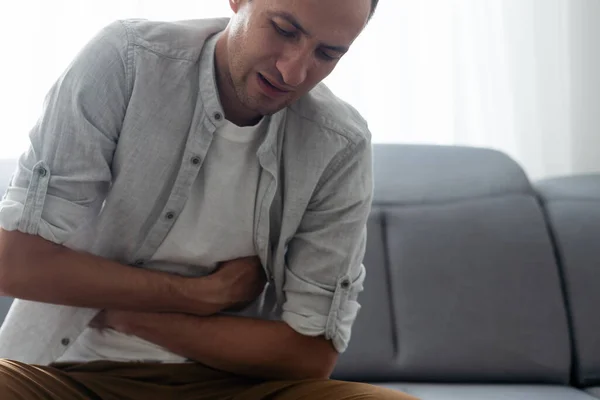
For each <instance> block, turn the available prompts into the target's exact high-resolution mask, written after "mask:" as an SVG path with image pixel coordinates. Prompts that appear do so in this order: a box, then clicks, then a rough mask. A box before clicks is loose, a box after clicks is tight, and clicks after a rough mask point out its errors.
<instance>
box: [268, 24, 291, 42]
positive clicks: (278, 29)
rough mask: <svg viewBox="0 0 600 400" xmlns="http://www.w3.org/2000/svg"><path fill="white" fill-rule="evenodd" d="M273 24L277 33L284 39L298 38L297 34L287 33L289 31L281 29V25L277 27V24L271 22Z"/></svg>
mask: <svg viewBox="0 0 600 400" xmlns="http://www.w3.org/2000/svg"><path fill="white" fill-rule="evenodd" d="M271 24H272V25H273V29H275V32H277V33H278V34H280V35H281V36H283V37H286V38H293V37H294V36H296V32H293V31H287V30H285V29H283V28H282V27H280V26H279V25H277V24H276V23H275V22H271Z"/></svg>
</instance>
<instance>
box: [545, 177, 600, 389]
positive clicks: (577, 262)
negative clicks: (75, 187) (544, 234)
mask: <svg viewBox="0 0 600 400" xmlns="http://www.w3.org/2000/svg"><path fill="white" fill-rule="evenodd" d="M537 188H538V191H539V193H540V195H541V197H542V201H543V203H544V206H545V208H546V210H547V213H548V217H549V221H550V226H551V229H552V232H553V234H554V238H555V241H556V248H557V249H558V251H559V257H560V260H561V264H562V273H563V276H564V282H565V291H566V293H567V295H568V306H569V309H570V315H571V324H572V329H573V335H572V336H573V338H574V343H573V345H574V349H575V353H576V354H575V357H574V359H573V360H574V370H575V378H576V380H577V382H576V383H577V384H579V385H581V386H594V385H600V311H598V310H599V308H598V305H599V304H600V289H599V288H600V246H599V245H598V243H599V242H598V241H599V238H600V175H589V176H575V177H568V178H557V179H550V180H545V181H542V182H539V183H538V185H537Z"/></svg>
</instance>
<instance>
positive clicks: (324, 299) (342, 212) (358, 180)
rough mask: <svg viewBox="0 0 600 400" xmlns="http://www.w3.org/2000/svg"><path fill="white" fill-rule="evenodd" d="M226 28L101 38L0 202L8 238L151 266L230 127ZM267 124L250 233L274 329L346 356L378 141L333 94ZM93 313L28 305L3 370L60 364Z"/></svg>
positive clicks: (135, 23) (84, 56)
mask: <svg viewBox="0 0 600 400" xmlns="http://www.w3.org/2000/svg"><path fill="white" fill-rule="evenodd" d="M226 24H227V20H226V19H218V20H196V21H185V22H178V23H163V22H160V23H159V22H149V21H142V20H131V21H119V22H116V23H113V24H111V25H110V26H108V27H107V28H105V29H104V30H103V31H102V32H100V33H99V34H98V35H97V36H96V37H95V38H94V39H93V40H92V41H91V42H90V43H89V44H88V45H87V46H86V47H85V48H84V49H83V50H82V52H81V53H80V54H79V55H78V56H77V57H76V59H75V60H74V61H73V63H72V64H71V65H70V66H69V68H68V69H67V71H66V72H65V73H64V74H63V75H62V76H61V78H60V79H59V80H58V81H57V83H56V84H55V85H54V86H53V88H52V89H51V91H50V93H49V94H48V97H47V99H46V103H45V108H44V112H43V115H42V117H41V118H40V120H39V122H38V124H37V125H36V126H35V127H34V128H33V130H32V132H31V135H30V138H31V147H30V149H29V150H28V151H27V152H26V153H25V154H23V155H22V156H21V158H20V160H19V165H18V168H17V170H16V171H15V174H14V176H13V179H12V181H11V184H10V186H9V189H8V191H7V193H6V195H5V197H4V198H3V200H2V202H1V203H0V226H1V227H2V228H3V229H5V230H19V231H21V232H25V233H29V234H34V235H39V236H41V237H43V238H45V239H47V240H50V241H53V242H55V243H59V244H63V245H65V246H67V247H69V248H72V249H75V250H80V251H86V252H90V253H92V254H96V255H99V256H102V257H105V258H108V259H112V260H115V261H118V262H121V263H124V264H129V265H135V266H138V267H139V268H149V265H150V264H148V263H147V262H148V260H151V259H152V257H153V255H154V254H155V253H156V251H157V249H158V248H159V246H160V244H161V243H162V242H163V241H164V239H165V238H166V237H167V234H168V233H169V231H170V230H171V228H172V227H173V225H174V224H175V223H176V221H177V219H178V216H179V215H180V214H181V212H182V211H183V209H184V206H185V204H186V200H187V197H188V195H189V193H190V188H191V186H192V185H193V183H194V182H195V180H196V177H197V175H198V173H199V171H200V170H201V168H202V164H203V161H204V159H205V158H206V155H207V152H208V149H209V146H210V144H211V142H212V140H213V135H214V132H215V130H216V129H218V128H219V127H220V126H222V125H223V124H224V123H225V120H224V114H223V109H222V107H221V104H220V102H219V97H218V93H217V88H216V84H215V80H214V50H215V36H214V35H215V34H216V33H218V32H221V31H222V30H223V29H224V28H225V26H226ZM211 37H212V40H209V38H211ZM200 88H201V89H200ZM267 124H268V127H267V132H266V134H265V137H264V140H263V141H262V143H261V145H260V147H259V149H258V152H257V157H258V161H259V164H260V176H259V184H258V190H257V197H256V204H255V210H254V221H253V239H254V246H255V249H256V253H257V254H258V256H259V257H260V259H261V262H262V264H263V266H264V268H265V270H266V271H267V273H268V276H269V285H268V288H267V296H270V297H272V298H273V299H275V300H276V301H275V304H276V309H275V310H263V312H264V316H265V317H267V316H269V315H272V314H273V313H275V314H277V315H279V316H280V318H281V319H282V320H283V321H285V322H286V323H287V324H289V326H291V327H292V328H293V329H295V330H296V331H297V332H299V333H301V334H303V335H309V336H319V335H324V336H325V337H326V338H327V339H330V340H332V342H333V344H334V346H335V348H336V349H337V350H338V351H340V352H342V351H344V350H345V349H346V347H347V345H348V342H349V340H350V332H351V327H352V324H353V322H354V320H355V318H356V315H357V312H358V310H359V308H360V306H359V303H358V301H357V299H358V294H359V292H360V291H361V290H362V288H363V281H364V278H365V268H364V267H363V265H362V259H363V256H364V251H365V244H366V220H367V216H368V213H369V210H370V206H371V199H372V165H371V136H370V133H369V131H368V128H367V124H366V122H365V121H364V119H363V118H361V116H360V115H359V114H358V113H357V112H356V111H355V110H354V109H353V108H352V107H350V106H349V105H347V104H346V103H344V102H342V101H341V100H339V99H338V98H336V97H335V96H334V95H333V94H332V93H331V92H330V91H329V90H328V89H327V88H326V87H325V86H324V85H319V86H317V87H316V88H315V89H313V90H312V91H311V92H310V93H309V94H307V95H306V96H304V97H303V98H301V99H300V100H299V101H297V102H296V103H294V104H293V105H292V106H290V107H288V108H285V109H283V110H281V111H280V112H278V113H276V114H274V115H272V116H270V117H268V121H267ZM266 303H268V302H266ZM96 313H97V310H93V309H85V308H78V307H68V306H59V305H51V304H42V303H36V302H30V301H22V300H17V301H15V302H14V304H13V306H12V308H11V310H10V311H9V313H8V315H7V318H6V320H5V323H4V325H3V327H2V329H1V330H0V357H4V358H11V359H15V360H19V361H23V362H29V363H38V364H48V363H51V362H53V361H55V360H57V359H58V358H59V357H60V356H61V355H62V354H63V353H64V352H65V351H66V349H67V348H68V347H70V345H71V344H72V343H73V342H74V340H76V339H77V338H78V337H79V335H80V334H81V332H82V331H83V330H84V329H85V328H86V327H87V325H88V323H89V321H90V320H91V319H92V318H93V317H94V315H95V314H96Z"/></svg>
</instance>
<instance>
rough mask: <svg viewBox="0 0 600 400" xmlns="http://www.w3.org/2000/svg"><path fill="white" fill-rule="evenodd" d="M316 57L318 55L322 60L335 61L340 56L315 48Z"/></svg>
mask: <svg viewBox="0 0 600 400" xmlns="http://www.w3.org/2000/svg"><path fill="white" fill-rule="evenodd" d="M317 57H319V58H320V59H321V60H323V61H335V60H338V59H339V58H340V57H335V56H332V55H331V54H328V53H327V52H325V51H323V50H317Z"/></svg>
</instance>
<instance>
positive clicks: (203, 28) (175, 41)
mask: <svg viewBox="0 0 600 400" xmlns="http://www.w3.org/2000/svg"><path fill="white" fill-rule="evenodd" d="M228 21H229V19H228V18H215V19H198V20H188V21H174V22H163V21H149V20H144V19H128V20H120V21H118V22H117V23H119V24H121V25H122V26H123V27H124V28H125V29H126V31H127V36H128V39H129V41H130V42H131V44H133V45H135V46H138V47H141V48H144V49H146V50H149V51H152V52H154V53H156V54H158V55H161V56H164V57H168V58H174V59H182V60H190V61H196V60H197V59H198V58H199V57H200V53H201V51H202V46H203V44H204V42H205V41H206V40H207V39H208V38H209V37H210V36H212V35H214V34H216V33H218V32H221V31H222V30H224V29H225V27H226V26H227V23H228Z"/></svg>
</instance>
